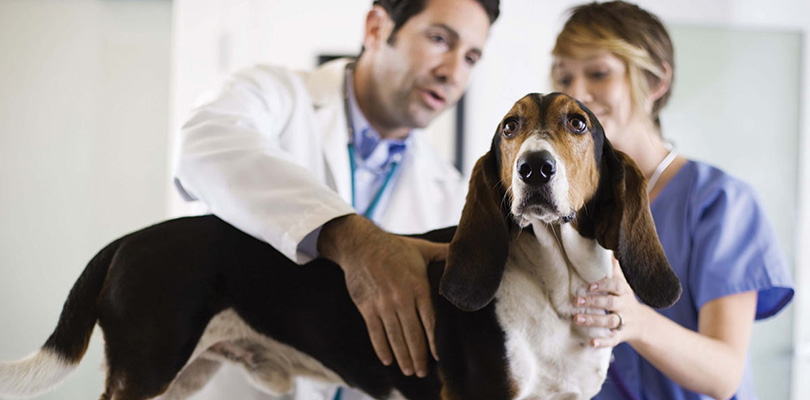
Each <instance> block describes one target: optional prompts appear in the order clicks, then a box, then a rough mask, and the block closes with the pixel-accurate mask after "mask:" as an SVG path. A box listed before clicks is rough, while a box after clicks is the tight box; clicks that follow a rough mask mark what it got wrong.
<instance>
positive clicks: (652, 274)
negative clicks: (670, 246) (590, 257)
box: [578, 127, 681, 308]
mask: <svg viewBox="0 0 810 400" xmlns="http://www.w3.org/2000/svg"><path fill="white" fill-rule="evenodd" d="M600 128H601V127H600ZM602 135H603V136H602V137H603V143H602V153H601V163H600V164H601V166H600V182H599V187H598V189H597V191H596V194H595V195H594V197H593V199H592V200H591V201H590V202H589V204H588V205H587V206H586V207H585V209H586V210H589V211H583V212H585V213H587V215H583V216H582V217H584V218H582V220H581V221H582V222H583V223H582V224H581V225H580V228H584V229H585V230H586V231H592V232H591V233H592V235H593V236H594V237H595V238H596V240H597V241H599V244H600V245H602V247H604V248H606V249H610V250H613V251H614V254H615V255H616V258H617V259H618V260H619V263H620V264H621V267H622V271H623V272H624V275H625V277H626V278H627V282H628V283H629V284H630V287H632V288H633V291H634V292H635V293H636V295H638V297H639V298H640V299H641V300H642V301H643V302H644V303H647V304H648V305H650V306H652V307H656V308H664V307H669V306H671V305H672V304H675V302H676V301H678V298H680V296H681V283H680V281H679V280H678V277H677V276H676V275H675V272H673V271H672V268H671V267H670V266H669V261H667V258H666V255H665V254H664V249H663V248H662V247H661V243H660V242H659V241H658V234H657V233H656V231H655V223H654V222H653V219H652V214H651V213H650V206H649V199H648V198H647V188H646V180H645V179H644V175H642V173H641V171H640V170H639V169H638V167H637V166H636V164H635V163H634V162H633V160H632V159H631V158H630V157H629V156H628V155H626V154H624V153H622V152H621V151H618V150H615V149H614V148H613V146H612V145H611V144H610V142H609V141H608V140H607V138H605V137H604V133H602ZM578 219H579V218H578ZM580 233H581V234H582V233H583V231H582V230H580Z"/></svg>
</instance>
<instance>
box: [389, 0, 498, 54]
mask: <svg viewBox="0 0 810 400" xmlns="http://www.w3.org/2000/svg"><path fill="white" fill-rule="evenodd" d="M428 1H429V0H374V3H373V5H375V6H380V7H382V8H383V9H384V10H385V12H387V13H388V16H389V17H391V19H392V20H393V21H394V30H393V31H391V36H389V37H388V43H393V42H394V35H396V33H397V32H398V31H399V29H400V28H402V26H403V25H405V23H406V22H408V20H409V19H410V18H411V17H413V16H414V15H416V14H419V13H420V12H422V10H424V9H425V6H426V4H427V2H428ZM475 1H476V2H478V4H481V6H482V7H484V11H486V13H487V16H488V17H489V24H490V25H492V23H494V22H495V20H496V19H498V14H500V11H499V9H498V8H499V5H500V0H475Z"/></svg>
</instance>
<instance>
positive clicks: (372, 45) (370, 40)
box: [363, 6, 394, 49]
mask: <svg viewBox="0 0 810 400" xmlns="http://www.w3.org/2000/svg"><path fill="white" fill-rule="evenodd" d="M393 29H394V21H393V20H392V19H391V17H390V16H389V15H388V12H386V11H385V9H384V8H382V7H381V6H373V7H371V10H369V12H368V14H366V27H365V31H364V33H363V48H364V49H377V48H379V47H380V46H381V45H384V44H385V42H386V41H387V40H388V37H389V36H390V35H391V31H392V30H393Z"/></svg>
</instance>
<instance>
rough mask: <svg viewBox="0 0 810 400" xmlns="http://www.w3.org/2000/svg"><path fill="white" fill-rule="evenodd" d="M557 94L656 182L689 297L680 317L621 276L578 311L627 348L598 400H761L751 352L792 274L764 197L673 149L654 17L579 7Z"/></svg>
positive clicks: (561, 46) (599, 343)
mask: <svg viewBox="0 0 810 400" xmlns="http://www.w3.org/2000/svg"><path fill="white" fill-rule="evenodd" d="M553 55H554V64H553V67H552V79H553V83H554V87H555V90H557V91H561V92H565V93H568V94H570V95H572V96H574V97H576V98H578V99H579V100H580V101H582V102H583V103H585V105H586V106H588V107H589V108H590V109H591V110H592V111H593V112H594V113H595V114H596V116H597V118H599V120H600V122H601V123H602V125H603V127H604V128H605V132H606V134H607V136H608V138H609V139H610V141H611V142H612V143H613V145H614V146H615V147H616V148H618V149H619V150H621V151H623V152H625V153H627V154H628V155H630V157H632V158H633V160H634V161H635V162H636V164H638V166H639V168H640V169H641V171H642V172H643V173H644V174H645V175H646V177H647V178H648V180H649V185H648V188H647V189H648V193H649V195H650V199H651V205H650V207H651V210H652V215H653V218H654V220H655V225H656V228H657V230H658V235H659V238H660V240H661V243H662V245H663V247H664V251H665V252H666V254H667V257H668V259H669V262H670V264H671V265H672V268H673V269H674V270H675V272H676V274H677V275H678V277H679V278H680V280H681V283H682V285H683V288H684V291H683V295H682V297H681V299H680V300H679V301H678V303H677V304H675V305H674V306H673V307H671V308H668V309H665V310H655V309H652V308H650V307H648V306H646V305H644V304H641V303H639V302H638V301H637V299H636V297H635V295H634V294H633V292H632V290H631V289H630V287H629V286H628V285H627V282H626V280H625V279H624V276H623V275H622V273H621V269H619V268H618V264H616V265H615V266H614V277H613V278H611V279H606V280H603V281H600V282H595V284H594V285H592V286H591V289H592V290H591V291H590V292H589V294H588V295H587V296H584V297H577V298H574V299H572V301H574V302H575V304H578V305H581V306H585V307H591V308H596V309H602V310H605V313H602V314H599V315H577V316H575V322H576V323H577V324H581V325H589V326H602V327H607V328H610V329H611V330H612V335H611V336H610V337H599V338H594V339H593V340H592V341H591V345H592V346H594V347H609V346H616V347H615V349H614V356H615V361H614V362H613V363H612V364H611V368H610V371H609V373H608V379H607V381H606V383H605V385H604V386H603V389H602V392H601V393H600V394H599V395H598V396H597V399H655V400H659V399H660V400H663V399H707V398H720V399H727V398H734V399H754V398H756V395H755V393H754V387H753V379H752V376H751V368H750V362H749V360H748V342H749V338H750V335H751V327H752V324H753V322H754V321H755V320H758V319H763V318H767V317H769V316H772V315H774V314H776V313H778V312H779V311H780V310H781V309H782V308H783V307H784V306H785V305H786V304H787V303H788V302H789V301H790V300H791V298H792V296H793V284H792V282H791V278H790V273H789V268H788V264H787V262H786V260H785V256H784V254H783V252H782V250H781V247H780V245H779V243H778V241H777V238H776V235H775V233H774V230H773V228H772V226H771V223H770V222H769V221H768V219H767V217H766V215H765V212H764V209H763V207H762V205H761V202H760V200H759V198H758V197H757V194H756V193H755V192H754V190H753V189H752V188H751V187H750V186H749V185H747V184H746V183H744V182H742V181H740V180H739V179H737V178H735V177H733V176H730V175H729V174H727V173H725V172H723V171H721V170H719V169H717V168H715V167H713V166H711V165H708V164H705V163H702V162H697V161H692V160H689V159H687V158H685V157H683V156H681V155H679V154H678V153H677V152H676V151H675V150H674V149H672V148H670V147H669V146H668V145H667V144H666V142H665V141H664V139H663V137H662V127H661V126H660V122H659V119H658V113H659V112H660V110H661V109H662V108H663V107H664V106H665V105H666V103H667V100H668V98H669V93H670V89H671V87H672V78H673V70H674V68H675V64H674V60H673V49H672V43H671V41H670V38H669V35H668V34H667V31H666V29H665V28H664V26H663V25H662V24H661V22H660V21H659V19H658V18H657V17H655V16H654V15H652V14H650V13H648V12H646V11H644V10H642V9H641V8H639V7H637V6H635V5H632V4H629V3H625V2H618V1H614V2H610V3H601V4H597V3H591V4H586V5H582V6H580V7H576V8H574V9H573V10H572V14H571V16H570V17H569V19H568V21H567V22H566V24H565V26H564V27H563V30H562V32H561V33H560V34H559V36H558V37H557V42H556V44H555V47H554V50H553Z"/></svg>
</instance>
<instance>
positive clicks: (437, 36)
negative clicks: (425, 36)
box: [429, 35, 447, 44]
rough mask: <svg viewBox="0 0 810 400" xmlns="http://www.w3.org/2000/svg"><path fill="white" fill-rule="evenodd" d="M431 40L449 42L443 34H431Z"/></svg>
mask: <svg viewBox="0 0 810 400" xmlns="http://www.w3.org/2000/svg"><path fill="white" fill-rule="evenodd" d="M429 38H430V41H431V42H433V43H438V44H444V43H447V38H445V37H444V36H442V35H430V36H429Z"/></svg>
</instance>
